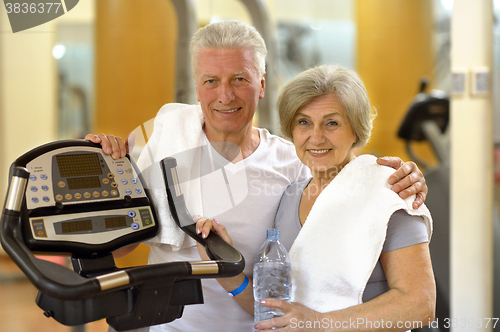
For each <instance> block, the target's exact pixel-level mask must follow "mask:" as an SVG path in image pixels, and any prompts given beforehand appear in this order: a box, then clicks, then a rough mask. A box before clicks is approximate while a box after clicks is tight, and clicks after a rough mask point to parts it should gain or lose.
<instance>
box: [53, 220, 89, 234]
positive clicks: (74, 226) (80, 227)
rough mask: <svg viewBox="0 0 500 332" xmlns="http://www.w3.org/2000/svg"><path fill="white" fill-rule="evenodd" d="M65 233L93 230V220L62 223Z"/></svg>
mask: <svg viewBox="0 0 500 332" xmlns="http://www.w3.org/2000/svg"><path fill="white" fill-rule="evenodd" d="M61 226H62V232H63V233H75V232H85V231H91V230H92V220H80V221H67V222H62V223H61Z"/></svg>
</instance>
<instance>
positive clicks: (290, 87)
mask: <svg viewBox="0 0 500 332" xmlns="http://www.w3.org/2000/svg"><path fill="white" fill-rule="evenodd" d="M330 93H331V94H335V95H336V96H337V98H338V99H339V100H340V102H341V103H342V105H343V106H344V107H345V109H346V112H347V116H348V118H349V121H350V123H351V127H352V129H353V131H354V133H355V135H356V137H357V141H356V143H355V144H354V145H353V147H363V146H365V145H366V143H368V140H369V138H370V134H371V130H372V128H373V120H374V119H375V116H376V110H375V109H374V108H372V107H371V106H370V100H369V98H368V93H367V92H366V88H365V85H364V84H363V82H362V81H361V79H360V77H359V76H358V74H357V73H356V72H355V71H353V70H351V69H348V68H346V67H343V66H339V65H324V66H318V67H314V68H311V69H308V70H306V71H304V72H302V73H300V74H299V75H298V76H297V77H295V78H294V79H293V80H292V81H291V82H289V83H288V84H287V85H286V86H285V87H284V88H283V90H282V92H281V94H280V96H279V98H278V110H279V115H280V125H281V133H282V135H283V136H284V137H285V138H287V139H291V140H292V139H293V138H292V121H293V119H294V117H295V114H296V113H297V111H298V110H300V109H301V108H302V107H304V106H305V105H307V104H309V103H310V102H311V101H312V100H313V99H315V98H317V97H320V96H323V95H326V94H330Z"/></svg>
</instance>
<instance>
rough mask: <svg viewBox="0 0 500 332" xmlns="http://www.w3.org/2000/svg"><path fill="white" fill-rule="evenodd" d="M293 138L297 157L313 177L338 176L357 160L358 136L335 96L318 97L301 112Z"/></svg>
mask: <svg viewBox="0 0 500 332" xmlns="http://www.w3.org/2000/svg"><path fill="white" fill-rule="evenodd" d="M292 138H293V143H294V145H295V150H296V152H297V156H298V157H299V159H300V160H301V161H302V163H304V164H305V165H306V166H308V167H309V168H310V169H311V171H312V173H313V176H324V175H327V176H331V175H333V176H335V175H336V174H337V173H338V172H340V170H341V169H342V167H344V166H345V165H346V164H347V163H348V162H349V161H351V160H352V159H353V158H354V155H353V153H352V149H353V147H352V146H353V144H354V143H355V142H356V140H357V137H356V134H355V133H354V131H353V129H352V127H351V123H350V121H349V118H348V116H347V113H346V110H345V107H344V106H343V105H342V103H341V102H340V100H339V99H338V98H337V96H336V95H335V94H326V95H323V96H320V97H317V98H315V99H313V100H312V101H311V102H310V103H309V104H307V105H305V106H303V107H302V108H300V109H299V110H298V111H297V113H296V114H295V116H294V119H293V121H292ZM332 172H335V173H332ZM328 174H331V175H328Z"/></svg>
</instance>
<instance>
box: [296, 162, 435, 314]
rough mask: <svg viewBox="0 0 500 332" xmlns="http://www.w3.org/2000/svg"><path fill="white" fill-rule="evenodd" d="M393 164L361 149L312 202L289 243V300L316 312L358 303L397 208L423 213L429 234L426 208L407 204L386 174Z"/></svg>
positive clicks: (410, 203) (429, 226)
mask: <svg viewBox="0 0 500 332" xmlns="http://www.w3.org/2000/svg"><path fill="white" fill-rule="evenodd" d="M393 172H394V170H393V169H391V168H388V167H384V166H380V165H378V164H377V163H376V158H375V157H374V156H370V155H362V156H359V157H357V158H356V159H354V160H352V161H351V162H350V163H349V164H347V165H346V166H345V167H344V168H343V169H342V171H341V172H340V173H339V174H338V175H337V176H336V177H335V178H334V179H333V180H332V182H331V183H330V184H329V185H328V186H327V187H326V188H325V189H324V190H323V192H322V193H321V194H320V195H319V196H318V198H317V199H316V202H315V203H314V205H313V207H312V209H311V211H310V213H309V215H308V217H307V219H306V222H305V223H304V227H303V228H302V230H301V231H300V233H299V235H298V236H297V238H296V239H295V241H294V243H293V245H292V248H291V249H290V258H291V261H292V301H296V302H300V303H302V304H304V305H306V306H307V307H310V308H311V309H314V310H317V311H319V312H328V311H333V310H339V309H342V308H346V307H350V306H353V305H357V304H360V303H362V296H363V292H364V289H365V286H366V283H367V282H368V279H369V277H370V275H371V273H372V271H373V269H374V267H375V264H376V263H377V261H378V259H379V256H380V253H381V251H382V247H383V244H384V241H385V236H386V231H387V224H388V222H389V219H390V216H391V215H392V214H393V213H394V212H395V211H397V210H399V209H405V210H406V211H407V212H408V213H409V214H410V215H419V216H423V218H424V220H425V222H426V226H427V230H428V235H429V239H430V236H431V233H432V219H431V216H430V212H429V210H428V209H427V207H425V205H422V206H421V207H420V208H419V209H418V210H414V209H413V208H412V203H413V201H414V197H409V198H407V199H406V200H402V199H401V198H400V197H399V196H398V195H397V194H396V193H394V192H393V191H392V190H391V189H390V186H389V184H388V183H387V179H388V178H389V176H390V175H391V174H392V173H393Z"/></svg>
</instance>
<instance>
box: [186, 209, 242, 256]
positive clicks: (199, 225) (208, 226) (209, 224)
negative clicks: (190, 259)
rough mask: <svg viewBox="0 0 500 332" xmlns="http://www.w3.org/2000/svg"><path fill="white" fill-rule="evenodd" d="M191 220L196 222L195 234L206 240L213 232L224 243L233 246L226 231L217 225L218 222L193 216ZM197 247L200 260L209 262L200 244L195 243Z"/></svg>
mask: <svg viewBox="0 0 500 332" xmlns="http://www.w3.org/2000/svg"><path fill="white" fill-rule="evenodd" d="M193 220H194V221H196V233H197V234H201V237H202V238H204V239H206V238H207V236H208V234H210V232H211V231H213V232H214V233H215V234H217V235H218V236H220V237H221V239H223V240H224V241H226V242H227V243H229V244H230V245H233V240H232V239H231V237H230V236H229V234H228V233H227V231H226V228H225V227H224V226H222V225H221V224H219V222H218V221H217V220H215V219H208V218H206V217H201V216H194V217H193ZM196 244H197V247H198V253H199V254H200V257H201V259H203V260H204V261H208V260H210V258H209V257H208V255H207V252H206V250H205V247H203V246H202V245H201V244H199V243H196Z"/></svg>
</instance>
